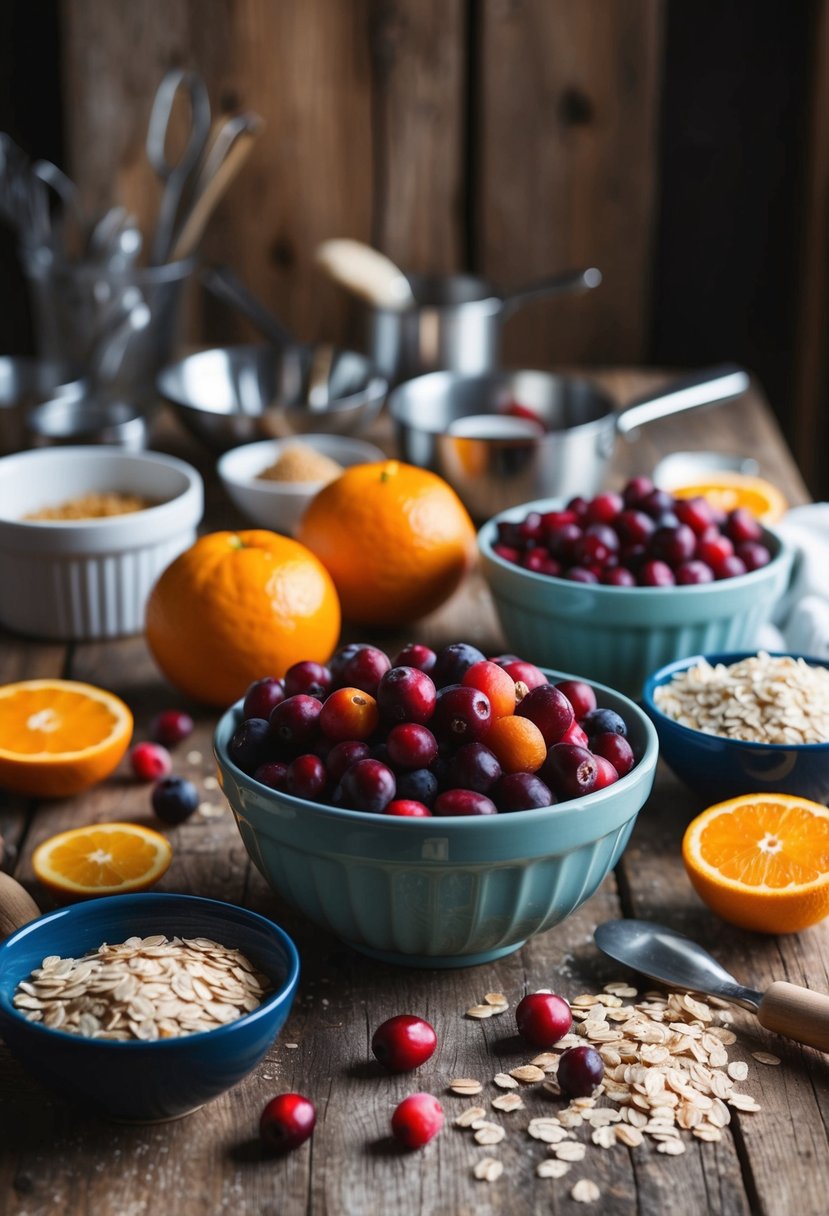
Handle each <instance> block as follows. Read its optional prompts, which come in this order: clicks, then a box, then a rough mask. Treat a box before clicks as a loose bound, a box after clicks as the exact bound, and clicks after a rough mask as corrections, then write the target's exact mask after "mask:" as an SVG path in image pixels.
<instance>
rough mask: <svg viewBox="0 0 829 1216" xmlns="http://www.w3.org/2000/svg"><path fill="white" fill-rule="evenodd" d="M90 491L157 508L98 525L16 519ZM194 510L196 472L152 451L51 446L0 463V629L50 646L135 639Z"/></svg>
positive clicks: (191, 528) (182, 545) (185, 540)
mask: <svg viewBox="0 0 829 1216" xmlns="http://www.w3.org/2000/svg"><path fill="white" fill-rule="evenodd" d="M97 492H115V493H121V494H137V495H140V496H141V497H144V498H146V499H148V500H150V501H151V502H153V503H155V504H157V505H154V506H151V507H147V508H146V509H145V510H142V511H136V512H134V513H131V514H129V515H112V516H107V517H103V518H100V519H87V520H26V519H23V516H25V515H27V514H29V513H30V512H32V511H37V510H40V509H42V508H44V507H47V506H58V505H60V504H62V503H64V502H68V501H71V500H72V499H75V498H80V497H82V496H84V495H86V494H90V493H97ZM203 505H204V491H203V486H202V480H201V477H200V476H199V474H198V473H197V472H196V470H195V469H193V468H191V467H190V465H188V464H186V463H185V462H184V461H183V460H177V459H175V458H174V457H172V456H164V455H161V454H160V453H159V452H127V451H124V450H123V449H122V448H115V447H113V448H108V447H100V446H95V447H55V448H41V449H39V450H35V451H31V452H20V453H17V454H16V455H14V456H6V457H4V458H3V459H2V460H0V624H2V625H3V626H5V627H6V628H7V629H11V630H13V631H15V632H18V633H23V634H28V635H29V636H32V637H39V638H50V639H57V640H68V639H93V638H111V637H120V636H123V635H127V634H134V633H140V632H141V630H142V629H143V627H144V608H145V605H146V601H147V596H148V595H149V593H150V589H151V588H152V585H153V583H154V582H155V580H156V578H157V577H158V575H159V574H160V573H161V571H162V570H163V569H164V568H165V567H166V566H167V565H169V563H170V562H171V561H172V560H173V558H175V557H177V556H178V555H179V553H181V552H182V551H183V550H184V549H186V548H187V547H188V546H189V545H191V544H192V543H193V541H194V540H195V538H196V527H197V525H198V523H199V521H200V520H201V517H202V511H203Z"/></svg>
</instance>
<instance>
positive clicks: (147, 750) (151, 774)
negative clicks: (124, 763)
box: [130, 743, 173, 781]
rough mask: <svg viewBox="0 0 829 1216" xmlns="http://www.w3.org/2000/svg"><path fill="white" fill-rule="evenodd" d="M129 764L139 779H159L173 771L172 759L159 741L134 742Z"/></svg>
mask: <svg viewBox="0 0 829 1216" xmlns="http://www.w3.org/2000/svg"><path fill="white" fill-rule="evenodd" d="M130 765H131V767H132V771H133V772H134V773H135V775H136V777H137V778H138V780H139V781H159V780H160V779H161V778H162V777H166V776H168V775H169V774H170V773H171V772H172V771H173V760H172V757H171V755H170V753H169V752H168V751H167V748H166V747H162V746H161V744H160V743H136V745H135V747H134V748H133V749H132V751H131V752H130Z"/></svg>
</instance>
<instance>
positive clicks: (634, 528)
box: [616, 509, 656, 545]
mask: <svg viewBox="0 0 829 1216" xmlns="http://www.w3.org/2000/svg"><path fill="white" fill-rule="evenodd" d="M655 528H656V525H655V524H654V522H653V520H652V519H651V517H650V515H646V514H645V512H644V511H635V510H632V509H631V510H627V511H623V512H622V514H621V515H620V516H619V518H618V519H617V520H616V531H617V532H618V534H619V539H620V540H621V541H623V542H624V543H625V544H628V545H644V544H646V543H647V541H648V540H649V539H650V537H651V536H652V534H653V532H654V530H655Z"/></svg>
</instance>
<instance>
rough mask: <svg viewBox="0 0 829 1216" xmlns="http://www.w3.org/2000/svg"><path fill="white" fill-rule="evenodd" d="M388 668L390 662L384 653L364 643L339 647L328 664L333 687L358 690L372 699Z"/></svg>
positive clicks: (353, 643)
mask: <svg viewBox="0 0 829 1216" xmlns="http://www.w3.org/2000/svg"><path fill="white" fill-rule="evenodd" d="M390 667H391V660H390V659H389V656H388V655H387V654H386V653H385V652H384V651H382V650H380V649H378V647H377V646H368V645H366V644H365V643H364V642H352V643H351V645H349V646H341V647H340V649H339V650H338V651H337V652H336V654H335V655H334V657H333V658H332V659H331V662H330V663H329V668H330V670H331V678H332V681H333V683H334V686H335V687H337V688H345V687H350V688H359V689H361V690H362V691H363V692H367V693H369V695H370V696H372V697H373V696H375V694H376V693H377V685H378V684H379V683H380V680H381V678H382V677H383V675H384V674H385V672H387V671H388V669H389V668H390Z"/></svg>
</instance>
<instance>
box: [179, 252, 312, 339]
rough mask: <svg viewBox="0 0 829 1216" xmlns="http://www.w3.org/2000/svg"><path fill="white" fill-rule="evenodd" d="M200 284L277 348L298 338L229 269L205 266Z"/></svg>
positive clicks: (227, 267) (201, 272)
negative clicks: (236, 312)
mask: <svg viewBox="0 0 829 1216" xmlns="http://www.w3.org/2000/svg"><path fill="white" fill-rule="evenodd" d="M200 275H201V281H202V283H203V284H204V286H205V287H206V288H207V290H208V291H209V292H210V294H211V295H214V296H215V297H216V299H218V300H221V301H222V302H223V303H225V304H229V305H230V307H231V308H234V309H237V310H238V311H239V312H240V313H241V314H242V316H244V317H247V319H248V320H249V321H250V322H251V324H252V325H255V326H256V328H257V329H258V330H259V332H260V333H261V334H262V335H263V336H264V337H265V338H267V339H268V341H269V342H272V343H273V344H274V346H290V345H292V344H293V343H294V342H295V338H294V336H293V334H292V333H291V332H290V330H288V329H286V328H285V326H284V325H283V324H282V322H281V321H280V320H279V319H278V318H277V317H275V316H274V314H273V313H272V312H271V310H270V309H269V308H266V307H265V305H264V304H263V303H262V302H261V301H260V300H257V298H256V296H255V295H253V293H252V292H251V291H249V290H248V288H247V287H245V285H244V283H243V282H242V280H241V279H240V278H239V277H238V275H236V274H234V272H233V271H232V270H231V269H230V267H229V266H203V267H202V268H201V271H200Z"/></svg>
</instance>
